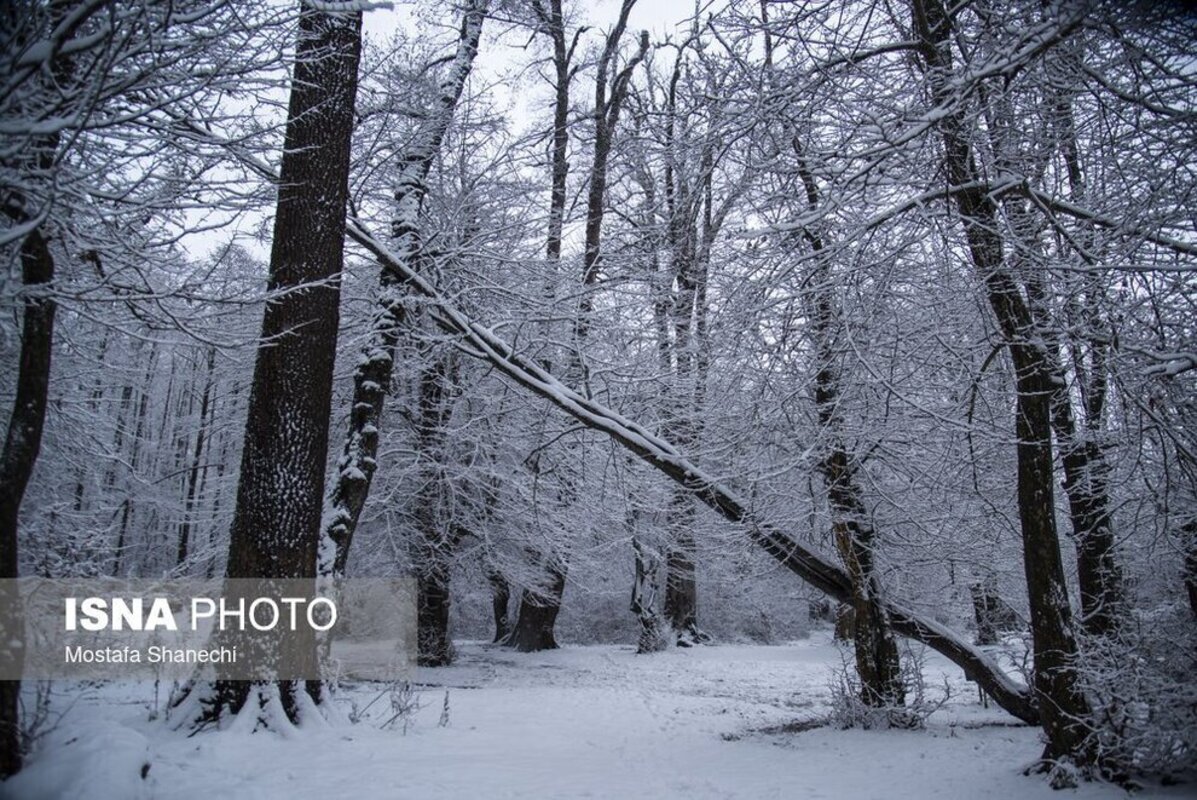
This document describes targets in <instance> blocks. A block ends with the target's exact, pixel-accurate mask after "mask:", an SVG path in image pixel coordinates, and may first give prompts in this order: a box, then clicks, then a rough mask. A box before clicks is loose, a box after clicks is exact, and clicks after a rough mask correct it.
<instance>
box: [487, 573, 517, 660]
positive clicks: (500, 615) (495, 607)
mask: <svg viewBox="0 0 1197 800" xmlns="http://www.w3.org/2000/svg"><path fill="white" fill-rule="evenodd" d="M486 580H487V583H489V584H490V605H491V611H492V612H493V614H494V619H495V637H494V639H492V640H491V641H492V642H493V643H495V644H498V643H500V642H502V641H503V640H504V639H506V638H507V637H508V636H510V635H511V618H510V617H509V616H508V611H507V609H508V608H509V607H510V605H511V584H510V583H508V581H507V577H506V576H505V575H504V574H503V573H502V572H500V571H499V570H498V569H497V568H495V567H493V566H492V567H489V568H488V569H487V571H486Z"/></svg>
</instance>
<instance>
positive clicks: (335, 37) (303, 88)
mask: <svg viewBox="0 0 1197 800" xmlns="http://www.w3.org/2000/svg"><path fill="white" fill-rule="evenodd" d="M360 54H361V13H360V12H356V11H355V12H331V13H326V12H323V11H319V10H317V9H316V8H314V7H312V6H309V5H307V4H306V3H304V4H303V5H302V11H301V15H300V22H299V40H298V44H297V47H296V56H295V70H294V76H293V78H292V82H291V99H290V106H289V109H288V116H287V128H286V136H285V143H284V147H285V149H284V152H283V160H282V169H281V174H280V180H279V195H278V206H277V211H276V214H275V220H274V238H273V245H272V248H271V255H270V277H269V282H268V288H269V291H270V293H271V294H272V295H273V296H274V298H275V299H274V300H273V301H271V302H269V303H268V304H267V306H266V311H265V314H264V317H263V320H262V334H261V340H262V342H263V344H262V345H261V346H260V347H259V350H258V354H257V360H256V363H255V365H254V376H253V383H252V386H251V389H250V397H249V412H248V419H247V423H246V428H245V449H244V454H243V455H242V461H241V474H240V480H239V483H238V487H237V501H236V508H235V511H234V516H233V524H232V530H231V532H230V541H229V553H228V561H227V566H226V575H227V576H228V577H229V578H264V579H272V578H278V579H295V578H312V579H313V589H314V585H315V581H314V579H315V577H316V559H317V549H318V544H319V540H320V517H321V507H320V505H321V504H320V501H321V498H322V496H323V489H324V468H325V460H326V458H327V452H328V422H329V415H330V413H331V404H332V379H333V362H334V359H335V356H336V344H337V328H338V322H339V315H340V310H339V304H340V273H341V268H342V249H343V244H344V233H345V213H346V203H347V201H348V193H349V159H350V140H351V136H352V132H353V113H354V98H355V95H356V91H357V69H358V61H359V58H360ZM289 638H290V639H296V638H297V637H294V636H292V637H289ZM282 644H284V643H283V642H280V649H281V645H282ZM287 644H288V646H289V647H291V646H293V647H294V648H295V652H294V653H293V657H295V658H301V659H304V660H305V662H306V663H307V664H308V667H309V669H311V670H314V669H315V665H316V664H317V660H318V655H317V647H316V640H315V637H314V636H311V637H304V640H303V641H295V642H288V643H287ZM298 684H299V682H293V681H282V682H280V683H279V685H278V693H279V697H280V699H281V704H282V710H283V711H284V712H285V713H286V715H287V718H288V719H290V720H291V721H292V722H298V719H299V716H298V715H299V708H300V704H301V702H302V700H301V697H300V693H301V692H302V691H304V688H301V687H300V686H299V685H298ZM305 688H306V691H307V692H308V694H309V695H310V696H311V697H312V699H313V700H315V701H317V702H319V700H320V699H321V696H320V695H321V693H320V687H319V683H318V682H316V681H311V682H308V683H307V686H306V687H305ZM253 690H254V686H253V685H252V684H250V683H249V682H246V681H227V680H221V681H218V682H217V685H216V691H215V696H214V697H211V698H206V699H205V701H206V702H205V704H206V708H205V711H206V715H205V716H206V718H207V719H214V718H219V717H220V716H221V715H222V714H223V713H225V712H232V713H237V712H239V711H240V710H241V709H242V707H243V706H244V705H245V704H246V701H247V700H248V699H249V698H250V696H251V692H252V691H253ZM256 694H257V696H258V697H259V698H264V697H267V696H268V694H267V693H265V692H263V691H262V690H261V687H258V689H257V691H256ZM251 713H256V710H254V711H253V712H251Z"/></svg>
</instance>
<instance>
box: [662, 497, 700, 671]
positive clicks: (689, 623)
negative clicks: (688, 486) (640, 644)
mask: <svg viewBox="0 0 1197 800" xmlns="http://www.w3.org/2000/svg"><path fill="white" fill-rule="evenodd" d="M692 502H693V500H692V498H691V497H690V495H689V494H687V493H685V492H679V494H677V495H675V497H674V500H673V506H674V510H673V512H672V513H671V514H670V529H671V531H672V533H671V536H670V542H669V550H668V552H667V553H666V556H665V619H666V620H667V621H668V622H669V625H670V627H671V628H673V630H674V632H675V633H677V637H678V639H677V643H678V645H679V646H681V647H688V646H690V645H691V644H705V643H707V642H709V641H710V640H711V637H710V636H709V635H707V634H706V633H704V632H703V631H702V630H701V629H700V628H699V627H698V579H697V573H696V569H695V566H694V551H695V547H696V545H695V543H694V534H693V533H692V531H691V526H693V524H694V508H693V506H692V505H691V503H692Z"/></svg>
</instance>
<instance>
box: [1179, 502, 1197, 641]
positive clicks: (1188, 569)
mask: <svg viewBox="0 0 1197 800" xmlns="http://www.w3.org/2000/svg"><path fill="white" fill-rule="evenodd" d="M1180 536H1181V539H1180V540H1181V543H1182V546H1183V547H1184V568H1183V576H1184V584H1185V592H1187V593H1188V595H1189V608H1190V609H1191V610H1192V612H1193V616H1194V617H1195V618H1197V519H1193V520H1189V521H1188V522H1187V523H1185V524H1184V525H1183V526H1182V527H1181V529H1180Z"/></svg>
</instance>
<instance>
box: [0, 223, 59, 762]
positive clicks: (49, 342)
mask: <svg viewBox="0 0 1197 800" xmlns="http://www.w3.org/2000/svg"><path fill="white" fill-rule="evenodd" d="M21 279H22V282H23V284H24V287H25V290H26V291H27V292H28V294H27V295H26V297H25V301H24V320H23V321H22V329H21V355H20V365H19V367H18V372H17V388H16V394H15V396H14V398H13V406H12V414H11V416H10V417H9V420H8V434H7V436H6V437H5V439H4V452H3V453H2V454H0V579H4V578H16V577H18V574H19V559H18V548H17V533H18V527H17V524H18V517H19V516H20V511H21V501H22V500H23V499H24V497H25V488H26V487H27V486H28V485H29V476H30V475H32V474H33V467H34V464H36V462H37V454H38V451H39V450H40V449H41V444H42V429H43V427H44V426H45V421H46V400H47V398H48V396H49V392H50V354H51V353H52V351H53V340H54V312H55V309H56V305H55V303H54V300H53V298H52V297H51V296H50V295H49V293H48V290H49V288H50V283H51V282H52V281H53V280H54V256H53V255H52V254H51V253H50V248H49V245H48V244H47V243H46V240H45V238H44V237H43V236H42V233H41V231H40V229H37V230H34V231H32V232H31V233H30V234H29V235H28V236H26V237H25V241H24V242H23V243H22V244H21ZM8 591H9V590H8V589H7V588H6V590H5V592H6V594H7V592H8ZM20 602H21V601H20V596H19V595H18V594H17V593H16V591H15V589H14V590H12V596H11V597H7V596H6V597H3V598H0V609H2V612H0V635H4V636H5V640H6V641H16V640H19V639H18V636H19V635H18V634H14V633H12V631H13V630H15V628H16V626H17V624H18V623H17V620H19V619H20V614H19V609H20ZM14 656H15V658H16V663H21V661H22V660H23V650H18V651H17V652H16V653H14ZM20 695H21V683H20V681H0V778H4V777H7V776H9V775H11V774H13V773H14V772H16V771H17V770H19V769H20V768H21V755H22V754H21V748H22V742H21V720H20Z"/></svg>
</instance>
